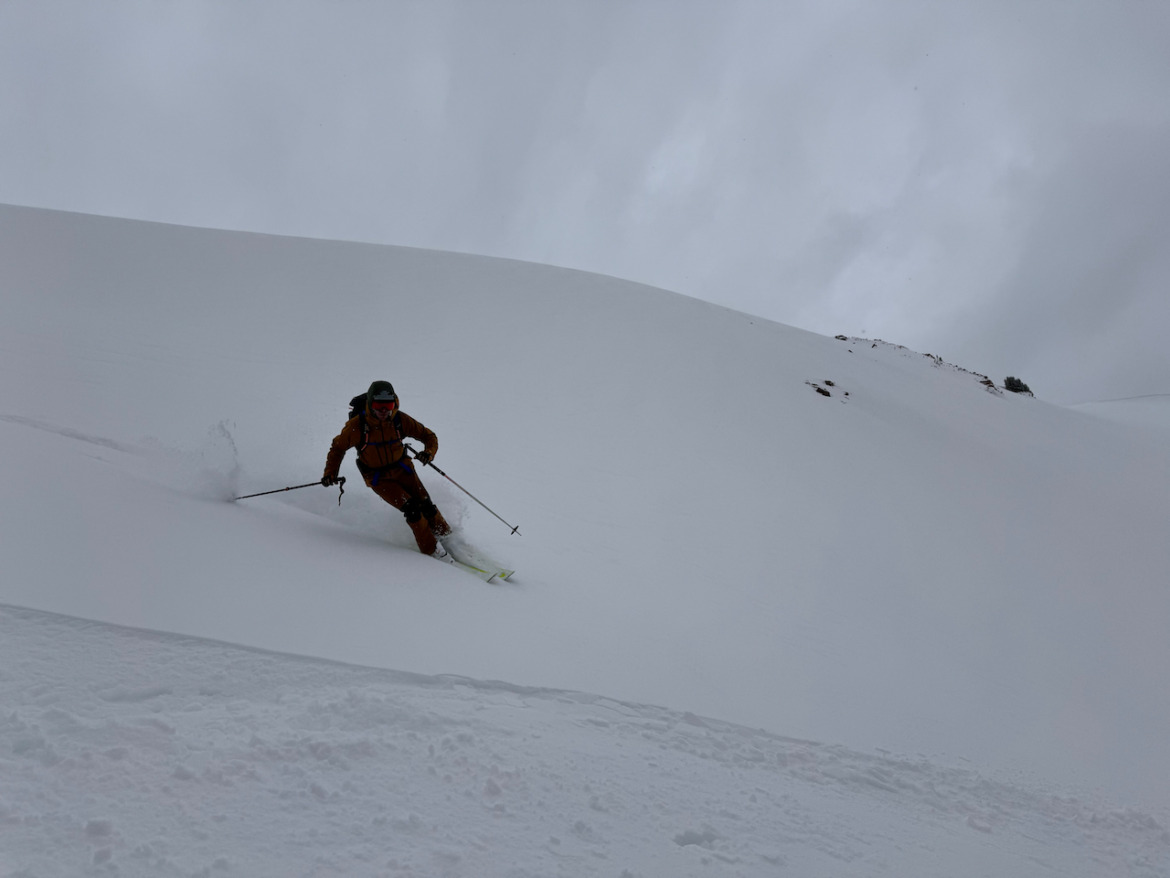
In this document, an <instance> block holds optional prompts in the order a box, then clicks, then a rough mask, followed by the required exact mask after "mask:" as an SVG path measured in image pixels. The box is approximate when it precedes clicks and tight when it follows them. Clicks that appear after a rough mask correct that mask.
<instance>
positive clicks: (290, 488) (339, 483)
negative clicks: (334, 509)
mask: <svg viewBox="0 0 1170 878" xmlns="http://www.w3.org/2000/svg"><path fill="white" fill-rule="evenodd" d="M320 484H321V481H320V480H319V479H318V480H317V481H315V482H309V483H308V484H305V485H289V486H288V487H287V488H277V489H276V490H275V491H261V492H260V493H259V494H245V495H244V496H243V497H236V499H237V500H247V499H248V498H249V497H266V496H268V495H269V494H280V493H281V492H283V491H299V490H300V489H301V488H312V487H313V486H314V485H320ZM337 487H338V490H339V491H340V493H339V494H338V495H337V505H338V506H340V505H341V495H342V494H344V493H345V476H342V477H341V478H339V479H338V480H337Z"/></svg>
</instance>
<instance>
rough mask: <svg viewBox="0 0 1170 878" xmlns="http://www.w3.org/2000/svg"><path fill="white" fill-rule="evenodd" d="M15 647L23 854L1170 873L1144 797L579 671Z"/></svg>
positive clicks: (202, 862) (210, 647)
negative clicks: (698, 708) (825, 736)
mask: <svg viewBox="0 0 1170 878" xmlns="http://www.w3.org/2000/svg"><path fill="white" fill-rule="evenodd" d="M0 668H3V669H4V670H3V671H0V703H2V704H3V705H5V707H4V710H3V715H2V716H0V851H3V852H4V853H2V854H0V874H2V875H5V876H16V875H22V876H33V875H36V876H54V875H62V876H64V875H80V874H120V875H218V874H223V875H229V874H243V875H250V876H255V875H321V874H368V875H393V876H416V875H417V876H422V875H446V876H459V875H467V876H471V875H476V876H484V875H499V876H537V875H611V876H622V875H625V876H650V875H775V874H799V875H804V876H816V875H825V876H829V875H835V876H854V875H856V876H863V875H874V874H896V875H930V874H947V875H985V874H986V875H991V874H996V875H1013V874H1017V875H1028V874H1059V875H1101V876H1105V875H1147V876H1154V875H1166V874H1170V833H1168V832H1167V831H1166V829H1165V828H1164V827H1163V826H1162V825H1160V824H1159V823H1158V821H1157V820H1155V819H1154V818H1153V817H1151V816H1150V815H1148V814H1145V813H1141V812H1138V811H1132V810H1129V811H1119V812H1108V811H1107V812H1101V811H1097V810H1094V808H1093V807H1092V806H1090V805H1088V804H1085V803H1082V802H1080V801H1078V800H1076V799H1070V798H1061V797H1057V796H1052V795H1046V794H1043V793H1038V792H1036V791H1034V790H1030V789H1028V788H1025V787H1023V786H1017V785H1013V784H1012V783H1007V782H1002V781H995V780H991V779H988V778H987V777H986V776H982V775H980V774H979V773H977V772H974V771H969V770H963V769H958V768H952V767H945V766H941V765H938V764H934V763H932V762H930V761H927V760H924V759H904V758H897V757H895V756H884V755H872V756H870V755H863V754H859V753H855V752H850V751H848V750H846V749H845V748H842V747H837V746H829V745H823V744H818V743H814V742H811V741H801V740H795V739H791V738H785V737H781V736H778V735H774V734H770V733H766V732H763V731H756V730H751V729H747V728H743V727H740V726H735V725H732V724H729V723H724V722H719V721H715V720H710V719H705V718H701V717H697V716H694V715H692V714H688V713H680V712H676V711H671V710H667V709H663V708H658V707H652V706H647V705H637V704H627V703H621V702H617V701H613V700H610V699H607V698H602V697H596V696H590V695H585V694H582V693H575V692H567V691H556V690H546V689H529V688H524V687H518V686H513V685H509V684H504V683H494V682H481V681H475V680H471V679H466V678H460V677H447V676H444V677H424V676H420V675H412V674H404V673H400V672H392V671H384V670H376V669H367V668H361V667H355V666H348V665H343V664H338V663H334V662H327V661H321V660H313V659H306V658H301V657H297V656H288V655H280V654H276V653H266V652H263V651H258V650H254V649H249V648H244V647H238V646H233V645H229V644H223V643H218V642H214V641H206V640H200V639H197V638H189V637H182V636H178V635H166V634H162V633H157V632H150V631H141V630H135V629H127V628H120V627H117V626H109V625H105V624H100V623H93V622H88V621H84V620H80V619H74V618H70V617H63V616H56V615H52V614H46V613H41V612H39V611H32V610H25V609H20V608H15V607H10V606H0ZM862 814H864V815H866V816H865V817H864V819H859V817H860V815H862ZM875 815H876V816H875ZM940 868H941V871H938V870H939V869H940Z"/></svg>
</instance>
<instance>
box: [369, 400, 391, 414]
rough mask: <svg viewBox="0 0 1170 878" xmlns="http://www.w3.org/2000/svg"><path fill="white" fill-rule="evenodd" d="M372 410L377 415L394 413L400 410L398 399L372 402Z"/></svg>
mask: <svg viewBox="0 0 1170 878" xmlns="http://www.w3.org/2000/svg"><path fill="white" fill-rule="evenodd" d="M370 411H372V412H373V413H374V414H376V415H392V414H394V413H395V412H396V411H398V400H393V401H392V402H372V403H370Z"/></svg>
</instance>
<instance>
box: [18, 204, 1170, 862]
mask: <svg viewBox="0 0 1170 878" xmlns="http://www.w3.org/2000/svg"><path fill="white" fill-rule="evenodd" d="M0 296H2V301H3V314H4V319H3V321H0V448H2V449H3V452H4V454H3V459H4V461H5V464H4V465H3V467H2V469H0V472H2V474H3V475H2V479H3V482H2V484H0V535H2V536H0V539H2V543H0V546H2V551H3V556H2V558H0V570H2V571H3V576H2V578H0V604H3V610H2V612H0V626H2V629H3V636H2V638H0V875H2V876H5V878H7V876H9V875H38V876H43V875H76V874H87V873H93V874H110V873H114V872H117V873H118V874H147V875H150V874H182V875H186V874H217V873H219V872H223V873H224V874H248V875H268V874H271V875H289V874H304V875H315V874H333V873H341V872H346V871H348V872H349V873H351V874H385V875H468V876H470V875H499V876H529V875H612V876H620V875H622V874H623V873H624V874H628V875H631V876H633V875H640V876H651V875H669V876H676V875H691V874H695V875H700V874H702V875H775V874H799V875H809V876H817V875H824V876H830V875H873V874H883V873H885V874H897V875H1021V876H1023V875H1033V874H1036V873H1037V872H1038V871H1040V872H1042V871H1051V872H1053V873H1055V874H1062V875H1064V874H1067V875H1094V876H1096V875H1102V876H1104V875H1110V876H1112V875H1170V837H1168V836H1167V832H1166V829H1165V827H1166V826H1167V825H1170V820H1168V811H1170V800H1168V798H1167V793H1166V778H1167V777H1170V744H1168V741H1170V699H1167V697H1166V687H1165V679H1164V676H1165V669H1166V668H1167V667H1170V639H1168V638H1167V637H1166V633H1165V632H1166V631H1167V630H1168V625H1170V589H1168V588H1167V583H1168V582H1170V549H1168V545H1167V541H1166V540H1165V522H1166V521H1167V520H1170V516H1168V513H1170V474H1168V469H1167V468H1168V464H1167V455H1166V436H1167V431H1166V430H1164V429H1158V428H1157V427H1156V426H1151V424H1152V422H1157V423H1159V424H1162V425H1163V426H1164V425H1165V423H1166V421H1165V420H1159V415H1158V414H1157V413H1156V412H1153V410H1152V408H1151V406H1149V405H1143V411H1142V414H1141V417H1140V421H1141V424H1140V426H1139V425H1138V424H1137V423H1136V420H1135V418H1134V417H1132V416H1128V415H1127V414H1126V413H1127V412H1130V411H1132V407H1130V406H1127V405H1126V403H1124V402H1114V403H1110V404H1108V405H1101V406H1096V407H1087V408H1088V409H1091V410H1087V411H1080V410H1073V409H1064V408H1059V407H1055V406H1051V405H1049V404H1047V403H1045V402H1044V401H1043V400H1042V399H1031V398H1025V397H1018V396H1015V395H1013V394H1009V393H1002V392H998V391H997V389H996V388H989V387H987V386H986V385H985V384H983V383H981V382H982V378H981V376H978V375H976V374H974V373H972V372H967V371H965V370H963V369H959V368H957V367H953V366H949V365H948V364H945V363H942V362H940V361H938V360H937V359H936V358H933V357H929V356H926V355H923V354H919V353H915V352H912V351H907V350H905V349H903V348H899V347H898V346H896V345H891V344H885V343H881V342H876V341H864V340H861V339H848V338H846V339H830V338H824V337H821V336H817V335H813V334H810V333H806V332H802V331H800V330H795V329H792V328H790V327H785V326H781V325H777V324H774V323H769V322H767V321H763V320H760V319H758V318H753V317H750V316H747V315H744V314H739V313H736V312H732V311H729V310H726V309H722V308H718V307H714V306H711V305H707V304H704V303H701V302H697V301H695V300H691V299H687V298H684V297H680V296H677V295H673V294H670V293H667V292H664V291H661V290H653V289H649V288H646V287H642V286H638V285H635V284H629V283H625V282H622V281H618V280H615V279H612V278H603V277H597V276H591V275H587V274H582V273H580V272H572V271H565V270H560V269H554V268H549V267H543V266H532V265H524V264H520V263H515V262H507V261H500V260H490V259H483V258H476V257H470V256H460V255H456V254H445V253H432V252H425V251H417V250H405V249H399V248H389V247H375V246H368V245H352V244H345V243H339V242H322V241H307V240H298V239H287V238H275V237H267V236H259V235H246V234H239V233H227V232H214V231H207V230H193V229H184V228H180V227H173V226H162V225H152V224H144V223H134V222H128V221H118V220H107V219H99V218H94V217H83V216H77V215H70V214H60V213H53V212H48V211H39V210H31V209H23V208H8V207H0ZM970 365H977V364H970ZM1023 377H1024V378H1025V379H1026V378H1027V376H1023ZM374 378H389V379H390V380H392V381H393V382H394V383H395V385H396V387H397V388H398V390H399V393H400V395H401V396H402V399H403V408H404V409H405V410H406V411H407V412H409V413H411V414H412V415H414V416H415V417H417V418H419V419H420V420H421V421H423V422H424V423H426V424H427V425H428V426H430V427H431V428H433V429H434V430H436V432H437V433H438V435H439V439H440V452H439V456H438V458H437V461H436V462H437V463H439V465H440V466H442V467H443V468H444V469H445V470H446V471H447V472H449V473H450V474H451V475H452V476H453V477H454V478H456V479H458V480H460V482H461V483H463V484H464V485H465V486H467V487H468V488H469V489H470V490H472V491H474V492H475V493H476V495H477V496H479V497H481V498H483V499H484V500H485V501H487V502H489V503H490V504H491V505H493V506H494V507H496V508H497V509H498V510H499V511H500V512H501V514H503V515H504V517H506V518H508V519H509V520H510V521H513V522H515V523H517V524H519V525H520V526H521V531H522V533H523V534H524V536H523V537H516V536H510V535H509V534H508V532H507V529H506V528H504V527H503V526H502V525H501V524H499V522H497V521H495V520H494V519H492V518H491V517H490V516H489V515H488V514H487V513H485V512H483V511H482V510H481V509H480V508H479V507H478V506H476V505H475V504H474V503H472V502H471V501H470V500H468V499H467V498H466V497H465V496H464V495H463V494H461V493H460V492H458V491H457V490H455V489H454V488H453V487H451V486H450V485H449V484H448V483H447V482H445V481H444V480H442V479H440V478H437V477H435V476H434V474H433V473H430V472H427V473H425V475H424V477H425V478H426V480H427V483H428V485H429V486H430V487H431V489H432V492H433V494H434V496H435V499H436V501H437V503H438V504H439V506H440V507H441V508H442V509H443V510H444V512H445V513H446V514H447V516H448V518H449V519H451V520H452V521H453V522H454V523H456V524H457V525H458V526H459V527H460V529H461V533H462V535H463V536H464V537H465V538H467V539H468V540H469V541H470V542H471V543H473V544H475V545H479V546H481V547H482V548H483V549H485V550H486V551H488V552H490V553H491V554H493V555H496V556H498V557H499V558H501V559H502V560H505V561H507V562H509V563H510V564H512V565H513V566H515V567H516V569H517V571H518V572H517V574H516V576H515V577H514V579H513V581H512V582H509V583H504V584H501V585H485V584H484V583H482V582H479V581H477V580H475V579H473V578H472V577H470V576H468V575H466V574H464V573H462V572H460V571H458V570H455V569H453V568H451V567H449V566H447V565H442V564H439V563H436V562H434V561H433V560H431V559H427V558H423V557H421V556H420V555H419V554H418V553H417V551H415V550H414V548H413V541H412V539H411V536H410V533H409V531H408V530H407V528H406V526H405V524H404V523H403V522H402V520H401V516H399V515H397V514H396V513H393V512H392V510H389V509H388V508H387V507H386V506H385V505H384V504H382V503H381V501H379V500H378V499H377V498H376V497H374V496H373V495H372V494H371V493H370V492H369V491H368V490H366V489H365V488H364V486H362V485H361V484H360V480H359V479H357V478H356V471H355V470H354V469H353V465H352V463H350V462H347V463H346V464H345V467H344V470H343V471H344V473H345V474H346V475H348V476H351V479H350V483H349V486H348V488H347V490H346V493H345V495H344V498H343V502H342V504H341V505H340V506H339V505H338V503H337V496H338V495H337V491H336V490H335V489H332V490H326V489H324V488H309V489H305V490H302V491H295V492H289V493H282V494H278V495H274V496H272V497H265V498H258V499H255V500H248V501H241V502H238V503H234V504H233V503H230V502H225V501H227V500H229V499H230V498H231V497H233V496H235V495H236V494H238V493H250V492H252V491H261V490H267V489H271V488H278V487H283V486H285V485H290V484H300V483H303V482H308V481H312V480H314V479H316V478H318V477H319V475H320V471H321V468H322V464H323V461H324V454H325V450H326V448H327V446H328V443H329V440H330V439H331V438H332V436H333V435H334V434H335V433H336V432H337V430H338V429H339V428H340V426H341V423H342V421H343V420H344V416H345V407H346V402H347V401H348V399H349V397H350V396H352V395H353V394H354V393H356V392H358V391H360V390H362V389H364V388H365V386H366V385H367V384H368V383H369V381H370V380H372V379H374ZM1034 390H1036V391H1037V392H1038V393H1040V394H1041V396H1042V388H1034ZM825 394H828V395H825ZM1124 395H1125V394H1124V389H1121V392H1119V393H1118V396H1124ZM1147 402H1148V401H1147ZM351 460H352V457H351ZM34 610H35V611H48V612H49V613H56V614H65V615H66V616H68V617H72V618H63V617H62V616H53V615H46V614H45V613H44V612H35V611H34ZM80 619H85V620H93V621H89V622H86V621H79V620H80ZM99 622H100V623H112V624H115V625H119V626H131V627H133V628H137V629H150V632H172V633H171V634H161V633H150V632H146V631H141V630H138V631H134V630H129V629H127V628H124V627H117V628H111V627H109V625H107V624H97V623H99ZM180 635H183V636H180ZM213 641H219V642H213ZM228 643H232V644H240V645H243V646H246V647H250V648H251V649H244V648H241V647H240V646H229V645H227V644H228ZM257 650H267V651H268V652H259V651H257ZM293 654H296V655H295V656H294V655H293ZM297 656H300V657H297ZM305 656H314V657H317V658H314V659H310V658H305ZM321 659H328V660H331V661H321ZM339 662H345V663H349V664H348V665H347V664H339ZM355 665H362V666H366V667H365V668H361V667H355ZM371 668H380V669H387V670H371ZM446 675H458V676H455V677H452V676H446ZM487 680H503V681H507V682H506V683H487V682H482V681H487ZM585 692H588V693H596V694H594V695H584V694H579V693H585ZM647 705H663V707H651V706H647ZM703 717H718V720H714V719H705V718H703ZM753 729H755V730H753ZM762 730H766V731H762ZM782 735H783V736H790V737H781V736H782ZM814 742H819V743H814ZM1045 867H1047V868H1045Z"/></svg>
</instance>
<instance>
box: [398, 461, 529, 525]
mask: <svg viewBox="0 0 1170 878" xmlns="http://www.w3.org/2000/svg"><path fill="white" fill-rule="evenodd" d="M406 448H407V449H409V450H410V452H411V453H412V454H413V455H414V457H415V458H416V459H417V458H418V452H417V451H415V450H414V449H413V448H411V447H410V446H409V445H407V446H406ZM423 466H429V467H430V468H431V469H433V470H434V471H435V472H437V473H438V474H439V475H441V476H442V477H443V478H445V479H446V480H447V481H448V482H450V483H451V484H452V485H454V486H455V487H456V488H458V489H459V490H460V491H462V492H463V493H464V494H466V495H467V496H468V497H470V498H471V499H472V500H474V501H475V502H476V503H478V504H479V505H480V506H482V507H483V508H484V509H486V510H487V511H488V512H490V513H491V514H492V515H495V516H496V518H499V519H500V521H503V522H504V524H505V525H507V526H508V527H510V528H512V533H514V534H516V535H517V536H524V534H522V533H520V525H516V526H515V527H513V526H512V525H510V524H508V522H506V521H504V519H502V518H500V516H499V515H496V512H495V510H493V509H492V508H491V507H490V506H488V505H487V504H486V503H484V502H483V501H482V500H480V499H479V498H478V497H476V496H475V495H474V494H472V493H471V492H470V491H469V490H467V489H466V488H465V487H463V486H462V485H461V484H459V483H458V482H457V481H455V480H454V479H453V478H451V477H450V476H449V475H447V474H446V473H445V472H443V471H442V470H441V469H439V468H438V467H437V466H435V465H434V464H433V463H431V462H430V461H429V460H428V461H427V462H426V463H424V464H423Z"/></svg>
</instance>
